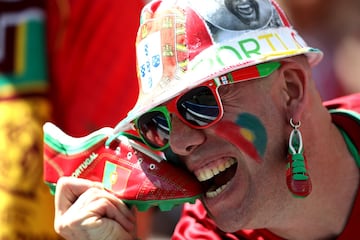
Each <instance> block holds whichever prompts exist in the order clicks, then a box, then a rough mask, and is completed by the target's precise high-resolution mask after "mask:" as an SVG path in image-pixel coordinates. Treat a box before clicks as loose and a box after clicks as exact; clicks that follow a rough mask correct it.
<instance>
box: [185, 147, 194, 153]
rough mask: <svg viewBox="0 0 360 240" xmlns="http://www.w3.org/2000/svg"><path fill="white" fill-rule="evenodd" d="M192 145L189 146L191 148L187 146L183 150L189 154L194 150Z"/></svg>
mask: <svg viewBox="0 0 360 240" xmlns="http://www.w3.org/2000/svg"><path fill="white" fill-rule="evenodd" d="M194 147H195V146H194V145H191V146H187V147H186V148H185V150H186V151H187V152H191V151H192V150H193V149H194Z"/></svg>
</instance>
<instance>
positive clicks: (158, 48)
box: [115, 0, 322, 131]
mask: <svg viewBox="0 0 360 240" xmlns="http://www.w3.org/2000/svg"><path fill="white" fill-rule="evenodd" d="M136 54H137V73H138V78H139V87H140V92H139V97H138V100H137V103H136V105H135V107H134V108H133V109H132V110H131V111H130V112H129V113H128V116H127V118H125V119H124V120H123V121H121V122H120V123H119V124H118V126H117V127H116V128H115V129H116V130H117V131H122V130H124V129H126V128H127V125H128V124H129V123H130V122H131V121H132V120H134V119H135V118H136V117H138V116H140V115H141V114H143V113H145V112H146V111H148V110H149V109H151V108H153V107H155V106H157V105H160V104H162V103H164V102H166V101H168V100H169V99H171V98H173V97H175V96H177V95H178V94H180V93H182V92H184V91H185V90H187V89H189V88H191V87H194V86H196V85H199V84H201V83H203V82H204V81H206V80H209V79H211V78H214V77H216V76H219V75H223V74H224V73H227V72H231V71H234V70H237V69H240V68H244V67H248V66H251V65H255V64H258V63H262V62H267V61H271V60H276V59H280V58H285V57H290V56H295V55H300V54H305V55H307V57H308V61H309V63H310V65H312V66H314V65H316V64H317V63H318V62H319V61H320V60H321V58H322V52H321V51H320V50H318V49H315V48H311V47H309V46H307V44H306V43H305V41H304V40H303V39H302V38H301V37H300V36H299V35H298V33H297V32H296V31H295V30H294V29H293V28H292V26H291V25H290V23H289V21H288V19H287V18H286V16H285V14H284V12H283V11H282V10H281V9H280V7H279V5H278V4H277V3H276V2H275V1H273V0H192V1H191V0H162V1H161V0H155V1H152V2H150V3H148V4H147V5H146V6H145V7H144V8H143V10H142V13H141V22H140V27H139V30H138V34H137V39H136Z"/></svg>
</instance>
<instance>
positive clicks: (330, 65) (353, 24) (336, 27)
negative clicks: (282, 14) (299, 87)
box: [278, 0, 360, 100]
mask: <svg viewBox="0 0 360 240" xmlns="http://www.w3.org/2000/svg"><path fill="white" fill-rule="evenodd" d="M278 2H279V4H280V5H281V6H282V7H283V8H284V9H285V11H286V12H287V13H288V14H289V18H290V19H291V20H292V23H293V25H294V27H295V28H296V29H297V30H298V31H299V32H300V34H301V35H302V36H303V37H304V38H305V40H306V41H307V42H308V43H309V45H311V46H314V47H318V48H320V49H321V50H323V51H324V53H325V56H324V60H323V61H322V62H321V63H320V64H319V65H318V66H317V67H316V68H315V69H314V78H315V81H316V84H317V86H318V88H319V91H320V94H321V96H322V98H323V99H324V100H328V99H331V98H334V97H338V96H342V95H346V94H349V93H352V92H357V91H359V84H360V81H358V80H357V76H358V75H357V72H358V71H359V70H358V69H355V68H353V67H350V66H356V65H357V64H356V63H359V61H360V59H359V57H358V56H359V54H360V52H359V50H358V49H359V44H360V43H359V41H360V29H359V25H360V15H359V12H360V2H359V1H358V0H343V1H335V0H302V1H289V0H279V1H278ZM319 29H320V30H319ZM349 63H351V64H349Z"/></svg>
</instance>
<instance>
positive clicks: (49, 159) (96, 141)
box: [43, 123, 202, 211]
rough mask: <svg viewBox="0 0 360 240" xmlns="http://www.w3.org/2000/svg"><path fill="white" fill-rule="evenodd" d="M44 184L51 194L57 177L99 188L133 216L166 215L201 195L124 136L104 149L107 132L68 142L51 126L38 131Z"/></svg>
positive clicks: (188, 178) (185, 176)
mask: <svg viewBox="0 0 360 240" xmlns="http://www.w3.org/2000/svg"><path fill="white" fill-rule="evenodd" d="M43 129H44V181H45V183H46V184H47V185H48V186H49V187H50V191H51V193H52V194H54V193H55V190H56V183H57V181H58V179H59V178H60V177H61V176H73V177H78V178H85V179H89V180H92V181H96V182H102V184H103V186H104V188H105V189H106V190H108V191H109V192H111V193H113V194H114V195H115V196H117V197H118V198H119V199H121V200H123V201H124V202H125V203H127V204H129V205H135V206H136V207H137V208H138V210H139V211H145V210H147V209H148V208H150V207H152V206H157V207H159V208H160V210H161V211H169V210H171V209H172V208H173V207H174V206H177V205H180V204H183V203H185V202H189V203H194V202H195V200H196V199H197V198H199V197H200V195H201V193H202V188H201V185H200V183H199V182H198V181H197V179H196V178H195V177H194V176H193V175H192V174H190V173H189V172H188V171H186V170H185V169H183V168H180V167H176V166H174V165H172V164H170V163H169V162H167V161H165V160H164V159H163V158H162V154H161V153H155V152H153V151H151V150H149V149H147V148H146V147H144V145H142V144H140V143H139V142H137V141H135V140H132V139H129V138H128V137H126V136H125V135H121V136H119V137H117V138H116V139H115V140H113V141H111V143H110V144H107V143H106V140H107V139H108V138H109V136H112V134H113V129H112V128H102V129H99V130H98V131H95V132H93V133H91V134H90V135H87V136H85V137H79V138H75V137H71V136H69V135H67V134H65V133H64V132H63V131H62V130H60V129H59V128H58V127H56V126H55V125H54V124H52V123H46V124H45V125H44V128H43Z"/></svg>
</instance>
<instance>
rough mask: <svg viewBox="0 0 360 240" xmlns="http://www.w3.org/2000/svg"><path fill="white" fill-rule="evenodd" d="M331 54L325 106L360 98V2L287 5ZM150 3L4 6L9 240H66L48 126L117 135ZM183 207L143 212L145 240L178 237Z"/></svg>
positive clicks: (1, 53) (289, 1)
mask: <svg viewBox="0 0 360 240" xmlns="http://www.w3.org/2000/svg"><path fill="white" fill-rule="evenodd" d="M278 3H279V4H280V5H281V7H282V8H283V9H284V10H285V11H286V12H287V15H288V17H289V18H290V21H291V22H292V24H293V25H294V27H295V29H297V30H298V32H299V33H300V35H302V36H303V37H304V39H305V40H306V41H307V42H308V44H309V45H311V46H313V47H317V48H320V49H321V50H323V51H324V53H325V56H324V60H323V61H322V62H321V63H320V64H319V65H318V66H317V67H315V68H314V71H313V74H314V80H315V81H316V84H317V86H318V88H319V91H320V94H321V97H322V98H323V100H328V99H331V98H334V97H339V96H342V95H346V94H350V93H354V92H359V91H360V80H359V79H358V78H357V76H360V28H359V26H360V14H359V13H360V1H358V0H342V1H335V0H301V1H300V0H278ZM144 4H145V0H132V1H127V2H126V4H125V3H124V2H123V1H112V0H101V1H96V0H48V1H46V0H0V240H1V239H7V240H9V239H11V240H13V239H14V240H15V239H16V240H17V239H48V240H52V239H61V238H60V237H59V236H57V235H56V233H55V232H54V230H53V217H54V213H53V196H51V195H50V193H49V191H48V188H47V186H45V184H43V181H42V137H43V136H42V125H43V124H44V123H45V122H46V121H52V122H54V123H55V124H57V125H58V126H59V127H60V128H61V129H63V130H64V131H65V132H66V133H68V134H69V135H72V136H75V137H76V136H84V135H87V134H89V133H90V132H92V131H94V130H96V129H98V128H101V127H104V126H110V127H113V126H115V125H116V123H117V122H118V121H119V120H121V119H122V118H123V117H125V115H126V113H127V112H128V110H129V109H130V108H131V107H132V106H133V104H134V103H135V100H136V96H137V92H138V87H137V80H136V72H135V35H136V31H137V27H138V24H139V14H140V9H141V7H142V6H143V5H144ZM180 212H181V207H176V208H175V209H173V211H170V212H160V211H159V210H157V209H151V210H149V211H148V212H141V213H138V215H139V217H138V221H139V229H138V232H139V237H140V238H141V239H153V240H154V239H158V240H160V239H169V238H170V235H171V233H172V231H173V229H174V226H175V224H176V221H177V219H178V217H179V215H180Z"/></svg>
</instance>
